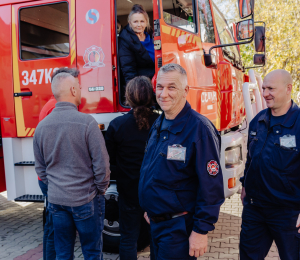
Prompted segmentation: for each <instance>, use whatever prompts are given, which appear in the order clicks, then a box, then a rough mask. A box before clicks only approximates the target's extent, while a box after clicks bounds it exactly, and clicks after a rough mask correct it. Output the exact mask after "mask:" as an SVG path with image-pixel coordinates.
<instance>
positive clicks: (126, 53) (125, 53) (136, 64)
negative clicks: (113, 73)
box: [119, 25, 155, 84]
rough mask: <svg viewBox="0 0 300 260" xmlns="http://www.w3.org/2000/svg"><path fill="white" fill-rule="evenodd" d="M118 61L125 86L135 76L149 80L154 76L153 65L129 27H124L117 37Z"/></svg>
mask: <svg viewBox="0 0 300 260" xmlns="http://www.w3.org/2000/svg"><path fill="white" fill-rule="evenodd" d="M150 36H151V34H150ZM119 59H120V66H121V72H122V74H123V77H124V79H125V83H126V84H127V83H128V81H130V80H131V79H133V78H135V77H136V76H146V77H148V78H150V79H152V77H153V76H154V73H155V64H154V62H153V60H152V59H151V57H150V55H149V53H148V51H147V50H146V49H145V47H144V46H143V44H142V43H141V42H140V40H139V38H138V37H137V35H136V34H135V33H134V31H132V29H131V28H130V27H129V25H126V26H125V28H124V29H123V30H122V31H121V33H120V36H119Z"/></svg>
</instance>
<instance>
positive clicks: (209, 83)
mask: <svg viewBox="0 0 300 260" xmlns="http://www.w3.org/2000/svg"><path fill="white" fill-rule="evenodd" d="M172 4H173V2H172V1H171V0H161V1H160V10H161V16H160V17H161V19H160V32H161V42H162V44H161V46H162V47H161V52H162V63H163V65H165V64H167V63H171V62H173V63H178V64H180V65H181V66H183V67H184V68H185V70H186V71H187V74H188V84H189V86H190V91H189V94H188V96H187V100H188V101H189V102H190V104H191V106H192V108H193V109H194V110H196V111H197V112H199V113H201V114H203V115H205V116H206V117H208V118H209V119H210V120H211V121H212V122H213V123H214V124H215V126H216V127H218V126H219V115H218V110H219V105H218V104H219V102H220V99H219V94H218V93H219V90H218V82H217V80H216V79H217V75H216V70H214V69H210V68H207V67H206V66H205V65H204V58H203V54H204V53H203V49H209V48H210V47H211V46H213V45H215V36H214V24H213V20H212V15H211V9H210V2H209V1H208V0H204V1H203V0H198V1H196V0H194V1H192V0H189V1H179V4H178V6H174V7H173V5H172ZM183 9H184V10H186V11H183ZM184 12H186V14H184ZM188 14H189V15H188ZM192 16H193V19H191V17H192ZM187 19H188V21H187Z"/></svg>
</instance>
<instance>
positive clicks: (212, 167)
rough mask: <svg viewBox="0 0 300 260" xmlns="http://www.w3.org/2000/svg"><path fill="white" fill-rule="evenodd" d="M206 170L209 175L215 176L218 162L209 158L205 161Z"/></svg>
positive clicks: (217, 170)
mask: <svg viewBox="0 0 300 260" xmlns="http://www.w3.org/2000/svg"><path fill="white" fill-rule="evenodd" d="M207 172H208V173H209V175H211V176H216V175H217V174H218V172H219V164H218V163H217V162H216V161H215V160H210V161H209V162H208V163H207Z"/></svg>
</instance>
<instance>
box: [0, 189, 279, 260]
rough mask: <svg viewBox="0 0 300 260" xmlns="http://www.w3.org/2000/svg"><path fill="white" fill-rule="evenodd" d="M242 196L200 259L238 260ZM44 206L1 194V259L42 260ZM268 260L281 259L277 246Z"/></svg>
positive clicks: (115, 259)
mask: <svg viewBox="0 0 300 260" xmlns="http://www.w3.org/2000/svg"><path fill="white" fill-rule="evenodd" d="M239 197H240V195H239V194H235V195H233V196H232V197H231V199H226V201H225V203H224V205H223V206H222V207H221V212H220V216H219V221H218V223H216V225H215V230H214V231H212V232H209V233H208V252H207V253H205V254H204V256H202V257H198V260H215V259H222V260H236V259H239V254H238V253H239V252H238V248H239V237H240V229H241V214H242V209H243V206H242V203H241V201H240V198H239ZM42 210H43V205H42V204H41V203H15V202H12V201H7V200H6V198H5V193H0V223H1V226H0V259H4V260H14V259H15V260H18V259H20V260H41V259H42V257H41V254H42V250H41V247H42V241H43V227H42V223H43V221H42ZM74 251H75V252H74V254H75V259H78V260H82V259H83V255H82V250H81V247H80V241H79V238H78V237H77V238H76V242H75V249H74ZM149 251H150V250H149V247H148V248H146V249H145V250H143V251H141V252H139V253H138V260H149V259H150V257H149V254H150V253H149ZM103 257H104V260H119V255H118V254H111V253H105V252H104V253H103ZM266 260H280V258H279V255H278V251H277V248H276V246H275V244H273V245H272V247H271V249H270V252H269V254H268V256H267V257H266Z"/></svg>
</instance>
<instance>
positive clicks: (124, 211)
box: [119, 194, 154, 260]
mask: <svg viewBox="0 0 300 260" xmlns="http://www.w3.org/2000/svg"><path fill="white" fill-rule="evenodd" d="M119 219H120V233H121V240H120V248H119V249H120V250H119V251H120V252H119V254H120V260H134V259H137V241H138V238H139V234H140V230H141V226H142V225H143V224H145V223H143V222H145V219H144V211H143V210H142V209H141V207H140V206H139V205H132V203H130V202H128V201H126V199H125V198H124V197H123V196H122V195H121V194H119ZM146 225H148V224H146ZM148 231H149V234H148V235H149V237H150V227H149V229H148ZM152 248H153V247H152V246H150V250H151V260H153V259H154V253H152Z"/></svg>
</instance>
